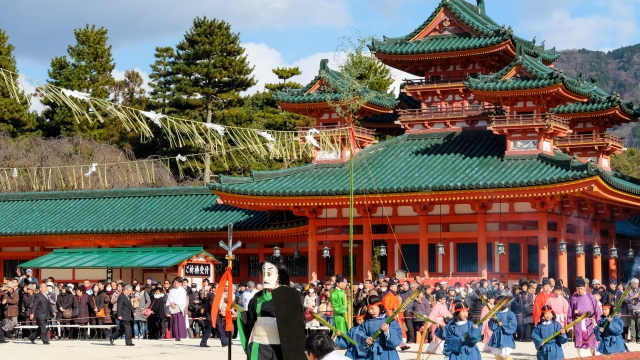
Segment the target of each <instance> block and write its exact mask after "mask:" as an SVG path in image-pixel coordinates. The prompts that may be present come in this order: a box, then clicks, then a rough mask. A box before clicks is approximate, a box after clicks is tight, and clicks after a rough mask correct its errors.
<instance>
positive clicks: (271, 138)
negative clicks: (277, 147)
mask: <svg viewBox="0 0 640 360" xmlns="http://www.w3.org/2000/svg"><path fill="white" fill-rule="evenodd" d="M256 132H257V133H258V135H260V136H262V137H263V138H265V139H267V140H269V141H271V142H275V141H276V139H275V138H274V137H273V135H271V134H269V133H268V132H266V131H259V130H256Z"/></svg>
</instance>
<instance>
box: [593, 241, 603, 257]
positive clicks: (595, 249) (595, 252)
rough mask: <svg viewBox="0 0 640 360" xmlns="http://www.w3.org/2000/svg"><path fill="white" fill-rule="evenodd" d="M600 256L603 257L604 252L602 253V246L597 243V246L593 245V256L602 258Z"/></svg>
mask: <svg viewBox="0 0 640 360" xmlns="http://www.w3.org/2000/svg"><path fill="white" fill-rule="evenodd" d="M600 255H602V252H601V251H600V245H598V243H596V244H595V245H593V256H600Z"/></svg>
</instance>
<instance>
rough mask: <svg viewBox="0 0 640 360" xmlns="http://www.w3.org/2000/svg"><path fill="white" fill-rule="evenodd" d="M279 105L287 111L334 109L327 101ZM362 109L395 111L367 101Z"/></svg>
mask: <svg viewBox="0 0 640 360" xmlns="http://www.w3.org/2000/svg"><path fill="white" fill-rule="evenodd" d="M277 104H278V106H279V107H280V108H281V109H283V110H286V111H289V112H293V113H299V112H303V111H305V110H320V111H332V109H331V106H329V103H327V102H313V103H287V102H283V101H278V102H277ZM360 111H362V112H370V113H374V114H390V113H393V109H390V108H386V107H382V106H378V105H375V104H371V103H367V104H365V105H364V106H363V107H362V108H361V109H360Z"/></svg>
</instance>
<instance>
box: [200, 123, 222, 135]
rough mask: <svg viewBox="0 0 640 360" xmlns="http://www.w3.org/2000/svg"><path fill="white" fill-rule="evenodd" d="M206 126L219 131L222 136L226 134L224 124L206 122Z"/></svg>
mask: <svg viewBox="0 0 640 360" xmlns="http://www.w3.org/2000/svg"><path fill="white" fill-rule="evenodd" d="M204 126H206V127H207V128H208V129H212V130H215V131H217V132H218V134H219V135H220V136H223V135H224V126H222V125H218V124H210V123H204Z"/></svg>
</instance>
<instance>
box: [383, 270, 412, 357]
mask: <svg viewBox="0 0 640 360" xmlns="http://www.w3.org/2000/svg"><path fill="white" fill-rule="evenodd" d="M400 301H401V298H400V296H399V295H398V281H397V279H391V280H390V281H389V292H388V293H387V295H385V296H384V297H383V298H382V304H383V305H384V308H385V309H387V315H389V316H391V314H392V313H393V312H394V311H396V309H398V308H399V307H400V305H401V304H402V303H401V302H400ZM395 320H396V321H397V322H398V323H399V324H400V329H401V330H402V338H403V340H402V343H401V344H400V350H402V351H405V350H407V349H408V348H409V346H407V344H406V343H405V340H404V339H406V338H407V332H406V330H405V329H404V314H402V313H399V314H398V315H397V316H396V319H395Z"/></svg>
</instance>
